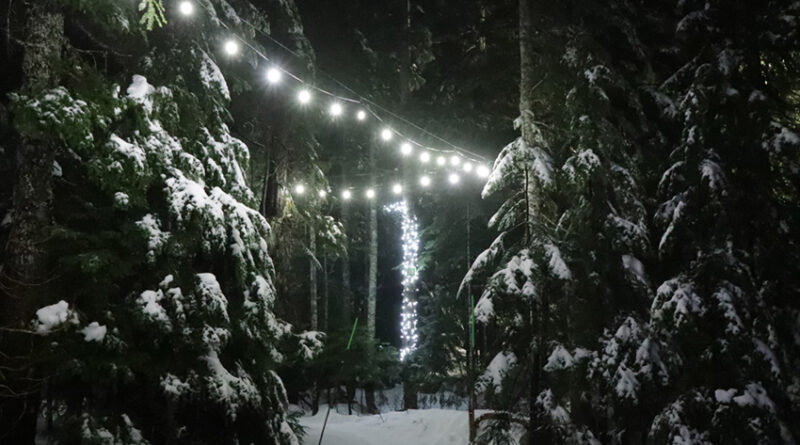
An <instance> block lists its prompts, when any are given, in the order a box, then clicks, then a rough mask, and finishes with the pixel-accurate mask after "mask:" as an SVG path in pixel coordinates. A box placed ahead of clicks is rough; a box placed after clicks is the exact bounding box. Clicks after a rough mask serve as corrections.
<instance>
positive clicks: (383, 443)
mask: <svg viewBox="0 0 800 445" xmlns="http://www.w3.org/2000/svg"><path fill="white" fill-rule="evenodd" d="M326 410H327V407H326V408H325V409H320V410H319V413H317V415H316V416H313V417H312V416H306V417H302V418H301V420H300V423H301V424H302V425H303V426H304V427H306V436H305V438H304V440H303V444H304V445H317V442H318V441H319V433H320V431H321V429H322V422H323V421H324V420H325V411H326ZM467 436H468V433H467V412H466V411H455V410H447V409H420V410H416V409H415V410H409V411H402V412H389V413H383V414H382V417H381V416H377V415H376V416H367V415H362V416H356V415H352V416H347V415H341V414H338V413H336V411H331V415H330V418H329V419H328V426H327V428H326V429H325V437H324V438H323V439H322V444H323V445H375V444H378V445H415V444H419V445H427V444H430V445H438V444H442V445H447V444H458V445H463V444H465V443H467V442H469V440H468V438H467Z"/></svg>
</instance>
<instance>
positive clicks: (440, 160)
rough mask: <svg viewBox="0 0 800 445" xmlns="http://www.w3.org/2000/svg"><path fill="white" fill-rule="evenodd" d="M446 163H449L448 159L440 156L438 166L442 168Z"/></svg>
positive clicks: (437, 160)
mask: <svg viewBox="0 0 800 445" xmlns="http://www.w3.org/2000/svg"><path fill="white" fill-rule="evenodd" d="M446 162H447V159H445V158H444V156H439V157H437V158H436V165H438V166H442V165H444V164H445V163H446Z"/></svg>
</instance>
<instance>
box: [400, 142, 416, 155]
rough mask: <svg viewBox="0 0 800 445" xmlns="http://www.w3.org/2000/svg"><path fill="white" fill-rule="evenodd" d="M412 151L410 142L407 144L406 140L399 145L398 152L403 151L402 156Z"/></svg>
mask: <svg viewBox="0 0 800 445" xmlns="http://www.w3.org/2000/svg"><path fill="white" fill-rule="evenodd" d="M412 151H413V148H411V144H409V143H408V142H403V143H402V144H401V145H400V153H403V155H404V156H408V155H410V154H411V152H412Z"/></svg>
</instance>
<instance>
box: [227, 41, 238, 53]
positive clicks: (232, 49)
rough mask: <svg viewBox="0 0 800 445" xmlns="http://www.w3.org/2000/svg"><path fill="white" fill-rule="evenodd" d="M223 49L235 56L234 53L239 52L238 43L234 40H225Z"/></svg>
mask: <svg viewBox="0 0 800 445" xmlns="http://www.w3.org/2000/svg"><path fill="white" fill-rule="evenodd" d="M224 49H225V52H226V53H228V55H229V56H235V55H236V53H238V52H239V44H238V43H236V42H235V41H234V40H228V41H227V42H225V47H224Z"/></svg>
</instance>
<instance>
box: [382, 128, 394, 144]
mask: <svg viewBox="0 0 800 445" xmlns="http://www.w3.org/2000/svg"><path fill="white" fill-rule="evenodd" d="M392 136H394V133H392V130H390V129H388V128H384V129H383V130H382V131H381V139H383V140H384V141H391V140H392Z"/></svg>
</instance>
